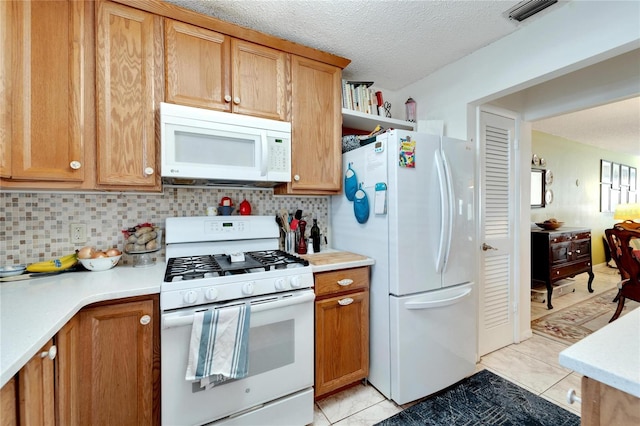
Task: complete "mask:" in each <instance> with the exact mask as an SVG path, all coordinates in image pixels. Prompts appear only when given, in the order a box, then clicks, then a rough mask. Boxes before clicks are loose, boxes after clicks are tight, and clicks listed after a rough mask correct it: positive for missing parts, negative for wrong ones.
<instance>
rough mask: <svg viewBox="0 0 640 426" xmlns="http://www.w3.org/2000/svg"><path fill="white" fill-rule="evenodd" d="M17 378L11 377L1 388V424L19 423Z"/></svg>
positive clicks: (12, 424) (2, 425) (4, 425)
mask: <svg viewBox="0 0 640 426" xmlns="http://www.w3.org/2000/svg"><path fill="white" fill-rule="evenodd" d="M16 392H17V390H16V379H15V378H14V377H12V378H11V380H9V381H8V382H7V383H6V384H5V385H4V386H3V387H2V389H1V390H0V426H17V425H18V405H17V393H16Z"/></svg>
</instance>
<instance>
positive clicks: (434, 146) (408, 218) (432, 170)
mask: <svg viewBox="0 0 640 426" xmlns="http://www.w3.org/2000/svg"><path fill="white" fill-rule="evenodd" d="M407 137H410V138H411V140H413V141H415V142H416V143H415V152H414V163H413V166H414V167H407V166H406V165H403V164H401V163H400V161H399V157H400V150H401V149H402V142H403V141H406V140H407ZM439 146H440V137H439V136H435V135H427V134H422V133H415V132H408V131H400V130H394V131H393V132H391V133H390V137H389V144H388V147H387V152H388V176H389V183H388V186H389V190H388V202H389V203H388V205H389V255H390V262H389V267H390V278H389V290H390V293H391V294H393V295H396V296H402V295H408V294H413V293H422V292H424V291H429V290H435V289H438V288H440V287H441V286H442V277H441V274H440V272H438V270H437V263H438V258H439V253H440V252H441V251H442V249H443V240H442V238H443V236H442V226H443V221H442V218H443V201H444V198H443V197H446V191H445V187H444V186H443V182H442V179H443V178H444V175H443V172H444V170H443V168H442V166H439V165H438V162H439V153H438V150H439Z"/></svg>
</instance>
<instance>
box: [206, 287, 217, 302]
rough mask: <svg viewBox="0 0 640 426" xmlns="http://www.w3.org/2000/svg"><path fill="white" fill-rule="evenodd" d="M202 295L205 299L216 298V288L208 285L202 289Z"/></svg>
mask: <svg viewBox="0 0 640 426" xmlns="http://www.w3.org/2000/svg"><path fill="white" fill-rule="evenodd" d="M204 297H205V299H207V300H216V299H217V298H218V289H217V288H215V287H209V288H208V289H206V290H205V291H204Z"/></svg>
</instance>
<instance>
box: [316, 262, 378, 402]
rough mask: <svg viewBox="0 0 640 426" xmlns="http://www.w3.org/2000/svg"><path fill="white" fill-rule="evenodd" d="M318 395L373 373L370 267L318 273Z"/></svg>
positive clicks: (340, 387)
mask: <svg viewBox="0 0 640 426" xmlns="http://www.w3.org/2000/svg"><path fill="white" fill-rule="evenodd" d="M314 278H315V291H316V303H315V314H316V324H315V333H316V334H315V338H316V359H315V398H316V399H319V398H320V397H323V396H326V395H328V394H330V393H332V392H334V391H336V390H338V389H342V388H344V387H345V386H348V385H351V384H353V383H356V382H358V381H359V380H362V379H364V378H365V377H367V376H368V375H369V267H368V266H365V267H361V268H351V269H343V270H338V271H329V272H321V273H316V274H315V276H314Z"/></svg>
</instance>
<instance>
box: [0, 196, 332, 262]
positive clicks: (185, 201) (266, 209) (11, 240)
mask: <svg viewBox="0 0 640 426" xmlns="http://www.w3.org/2000/svg"><path fill="white" fill-rule="evenodd" d="M222 197H231V199H232V200H233V203H234V205H236V206H237V205H239V204H240V202H242V200H243V199H246V200H247V201H248V202H249V203H251V214H252V215H273V216H274V220H275V214H276V213H277V212H278V211H280V209H286V210H287V211H288V212H290V213H294V212H295V211H296V210H297V209H300V210H302V211H303V216H305V218H306V220H307V221H308V222H309V223H310V224H309V226H308V229H309V228H311V222H312V220H311V219H313V218H316V219H318V226H319V227H320V232H321V233H322V235H326V233H327V226H328V221H329V199H328V197H289V196H274V195H273V192H272V191H271V190H261V189H239V188H233V189H226V188H176V187H165V188H164V192H163V193H161V194H141V193H109V192H100V193H80V194H78V193H60V192H55V193H54V192H33V193H30V192H0V206H2V214H1V216H0V262H1V263H2V264H3V265H4V264H18V263H25V264H27V263H32V262H39V261H42V260H49V259H51V258H54V257H58V256H63V255H65V254H68V253H71V252H73V251H74V250H75V249H79V248H81V247H82V246H85V245H91V246H94V247H96V248H98V249H101V250H104V249H107V248H109V247H118V248H119V249H120V250H122V239H121V230H122V229H125V228H128V227H131V226H134V225H136V224H138V223H143V222H152V223H154V224H155V225H157V226H159V227H160V228H164V222H165V219H166V218H167V217H173V216H204V215H206V209H207V207H209V206H217V205H218V203H219V202H220V199H221V198H222ZM234 214H237V211H234ZM72 223H83V224H85V225H86V227H87V242H86V243H82V244H74V243H72V242H71V240H70V226H71V224H72ZM307 232H308V231H307ZM154 255H155V258H156V260H158V259H159V260H162V261H164V249H163V250H161V251H158V252H157V253H154ZM121 263H123V264H131V263H133V259H132V258H131V257H130V256H128V255H126V254H125V255H124V256H123V257H122V260H121Z"/></svg>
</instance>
